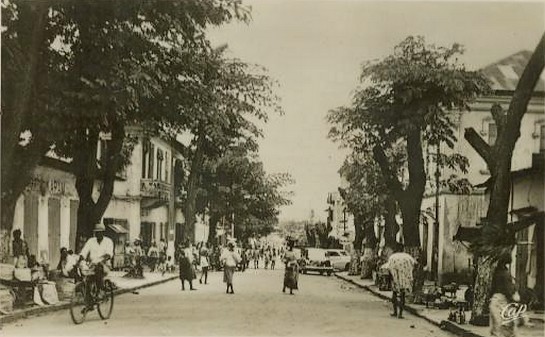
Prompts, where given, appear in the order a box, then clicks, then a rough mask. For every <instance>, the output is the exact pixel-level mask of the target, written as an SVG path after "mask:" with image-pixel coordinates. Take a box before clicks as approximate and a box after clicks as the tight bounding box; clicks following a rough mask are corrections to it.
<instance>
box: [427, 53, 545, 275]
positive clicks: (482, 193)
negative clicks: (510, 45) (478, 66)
mask: <svg viewBox="0 0 545 337" xmlns="http://www.w3.org/2000/svg"><path fill="white" fill-rule="evenodd" d="M530 56H531V52H529V51H521V52H519V53H516V54H514V55H511V56H509V57H506V58H505V59H502V60H500V61H498V62H496V63H494V64H491V65H489V66H487V67H484V68H483V69H482V72H483V74H484V75H485V76H486V77H487V78H488V79H489V80H490V82H491V83H492V90H493V91H492V93H491V94H490V95H488V96H484V97H480V98H478V99H477V100H476V101H475V102H474V103H473V104H471V106H470V108H471V111H464V112H461V113H459V114H458V125H457V129H456V133H457V138H458V141H457V142H456V144H455V146H454V149H452V150H451V149H449V148H448V147H447V146H441V147H440V149H439V151H440V152H442V153H448V152H452V151H454V152H457V153H460V154H462V155H464V156H466V157H467V158H468V161H469V164H470V166H469V169H468V173H467V174H463V173H461V172H453V171H452V170H449V169H443V170H441V172H440V178H441V179H445V178H447V177H449V176H450V174H452V173H456V174H457V175H458V176H459V177H462V178H466V179H468V180H469V182H470V183H471V184H472V185H473V186H474V187H475V188H474V189H473V191H472V193H471V194H469V195H467V194H466V195H462V194H455V193H451V192H449V191H447V190H445V189H443V188H436V184H435V183H434V180H435V178H434V177H433V173H434V172H435V169H434V168H433V167H430V168H429V169H430V170H429V172H431V173H432V174H428V176H431V177H432V178H431V179H430V180H431V181H429V182H428V185H427V186H428V188H427V191H426V196H425V198H424V200H423V205H422V209H423V210H428V211H430V210H431V211H432V212H433V213H437V215H438V217H437V220H438V222H437V223H438V226H436V223H435V219H433V221H430V222H428V223H427V224H425V223H423V224H422V225H421V238H422V244H423V248H424V251H425V252H426V254H427V268H428V269H429V270H436V271H437V274H438V276H439V280H441V276H442V275H444V274H445V273H456V272H460V271H467V270H468V269H471V268H472V262H473V261H472V255H471V254H470V253H469V252H468V251H467V242H464V240H455V239H453V238H454V236H456V234H457V233H458V232H459V231H460V229H462V230H464V229H466V228H476V227H477V226H478V224H480V222H481V219H482V218H483V217H485V216H486V212H487V209H488V195H487V194H486V192H487V190H486V184H483V183H484V182H485V181H487V180H488V178H489V177H490V174H489V172H488V169H487V166H486V163H485V162H484V160H483V159H482V158H481V157H480V156H479V154H478V153H477V152H476V151H475V150H474V149H473V148H472V147H471V145H470V144H469V143H468V142H467V141H466V140H465V139H464V131H465V129H466V128H470V127H473V128H474V129H475V130H476V131H477V132H478V133H479V134H480V135H481V136H482V137H483V139H484V140H485V141H487V142H488V143H489V144H494V142H495V141H496V137H497V127H496V125H495V123H494V120H493V118H492V115H491V112H490V110H491V107H492V105H493V104H495V103H497V104H500V105H501V107H502V108H503V109H504V110H507V109H508V106H509V103H510V101H511V97H512V95H513V92H514V90H515V88H516V85H517V83H518V80H519V78H520V75H521V74H522V71H523V69H524V67H525V66H526V63H527V62H528V60H529V58H530ZM544 93H545V81H544V80H543V75H542V78H541V79H540V80H539V83H538V84H537V86H536V88H535V90H534V95H533V97H532V99H531V101H530V103H529V106H528V110H527V112H526V114H525V115H524V118H523V119H522V125H521V136H520V138H519V140H518V141H517V143H516V146H515V150H514V152H513V158H512V171H513V172H519V171H524V170H527V169H529V168H532V167H534V168H533V169H532V170H540V171H539V172H540V174H541V175H543V173H544V172H543V166H542V165H541V168H535V160H536V158H539V157H536V154H539V153H543V151H544V150H545V115H544V112H545V105H544V103H545V102H544ZM436 151H437V149H436V148H431V149H429V153H428V155H433V154H434V153H436ZM533 160H534V163H533ZM538 160H539V159H538ZM535 183H536V184H537V185H536V186H537V189H536V190H535V191H534V192H535V193H541V195H543V191H544V189H545V186H544V185H543V180H541V181H536V182H535ZM513 190H515V188H513ZM517 194H518V192H517ZM517 198H518V197H517ZM534 199H535V200H543V197H542V196H541V199H539V197H536V198H534ZM525 200H527V201H526V203H529V202H530V199H525ZM519 201H520V200H519ZM510 205H511V209H510V211H511V214H514V212H516V210H517V209H518V208H524V207H525V206H524V205H522V204H520V205H515V204H514V203H513V202H512V203H511V204H510ZM436 206H437V207H436ZM526 206H536V205H526ZM541 206H542V205H541ZM542 209H543V208H542V207H541V210H542ZM511 220H513V221H515V220H516V219H514V218H513V216H511V218H510V221H511ZM534 228H535V227H531V229H529V230H532V231H533V230H534ZM532 233H533V232H532ZM460 239H461V238H460ZM514 254H515V255H516V254H517V253H516V252H515V253H514ZM541 254H542V255H543V252H541ZM434 264H435V265H434ZM513 268H515V267H513Z"/></svg>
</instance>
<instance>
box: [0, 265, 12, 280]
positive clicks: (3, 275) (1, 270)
mask: <svg viewBox="0 0 545 337" xmlns="http://www.w3.org/2000/svg"><path fill="white" fill-rule="evenodd" d="M14 270H15V267H14V266H13V265H11V264H7V263H0V280H6V281H11V280H13V271H14Z"/></svg>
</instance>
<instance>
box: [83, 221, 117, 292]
mask: <svg viewBox="0 0 545 337" xmlns="http://www.w3.org/2000/svg"><path fill="white" fill-rule="evenodd" d="M105 231H106V227H105V226H104V224H102V223H97V224H95V228H94V229H93V232H94V234H95V236H94V237H92V238H89V240H87V242H86V243H85V245H84V246H83V249H82V250H81V253H80V258H79V261H80V265H81V262H82V261H84V260H85V261H89V262H91V265H92V266H93V268H94V281H95V283H96V285H97V287H98V289H99V290H102V289H104V277H105V276H106V275H107V274H108V271H109V270H110V268H109V264H110V259H111V258H112V256H113V255H114V243H113V241H112V240H111V239H110V238H108V237H105V236H104V232H105ZM89 290H90V289H89ZM87 295H88V296H89V295H90V293H88V294H87Z"/></svg>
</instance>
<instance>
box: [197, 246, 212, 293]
mask: <svg viewBox="0 0 545 337" xmlns="http://www.w3.org/2000/svg"><path fill="white" fill-rule="evenodd" d="M199 264H200V267H201V277H200V278H199V283H201V284H202V278H203V277H204V284H207V283H208V267H210V259H209V258H208V249H206V248H203V249H201V257H200V261H199Z"/></svg>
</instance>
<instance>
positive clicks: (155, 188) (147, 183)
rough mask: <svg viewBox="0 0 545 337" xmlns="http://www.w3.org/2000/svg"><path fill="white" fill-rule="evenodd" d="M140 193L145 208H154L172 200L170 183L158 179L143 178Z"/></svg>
mask: <svg viewBox="0 0 545 337" xmlns="http://www.w3.org/2000/svg"><path fill="white" fill-rule="evenodd" d="M140 194H141V196H142V199H143V202H144V204H145V205H143V206H144V208H154V207H157V206H160V205H163V204H165V203H167V202H168V201H169V200H170V184H169V183H166V182H164V181H160V180H157V179H141V180H140Z"/></svg>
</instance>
